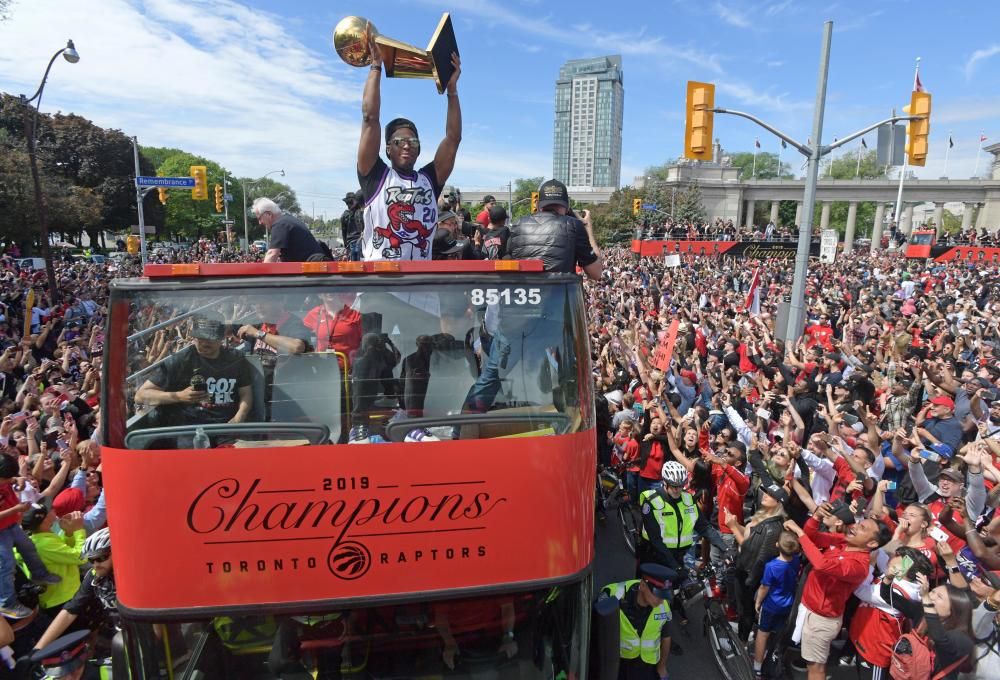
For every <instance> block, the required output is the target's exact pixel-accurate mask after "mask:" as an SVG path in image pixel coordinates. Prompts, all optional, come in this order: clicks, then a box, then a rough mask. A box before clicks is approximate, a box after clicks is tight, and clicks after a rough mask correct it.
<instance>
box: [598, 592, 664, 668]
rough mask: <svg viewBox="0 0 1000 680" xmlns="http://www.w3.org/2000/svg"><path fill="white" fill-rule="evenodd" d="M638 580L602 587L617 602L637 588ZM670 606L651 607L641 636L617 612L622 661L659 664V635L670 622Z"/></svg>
mask: <svg viewBox="0 0 1000 680" xmlns="http://www.w3.org/2000/svg"><path fill="white" fill-rule="evenodd" d="M638 585H639V580H638V579H636V580H633V581H622V582H621V583H612V584H610V585H606V586H604V588H603V589H602V590H603V591H604V592H605V593H607V594H608V595H610V596H611V597H613V598H615V599H616V600H618V601H619V602H621V601H622V599H623V598H624V597H625V593H627V592H628V591H629V590H630V589H631V588H632V587H638ZM670 616H671V614H670V605H668V604H667V603H666V601H665V600H664V601H663V602H661V603H660V605H659V606H657V607H653V611H651V612H650V613H649V618H648V619H646V625H644V626H643V627H642V634H640V633H639V631H637V630H636V629H635V626H633V625H632V622H631V621H629V620H628V617H627V616H625V613H624V612H623V611H621V610H620V609H619V611H618V655H619V656H620V657H621V658H623V659H638V658H641V659H642V662H643V663H647V664H649V665H650V666H653V665H656V664H658V663H659V662H660V633H661V631H662V630H663V627H664V626H665V625H667V622H668V621H669V620H670Z"/></svg>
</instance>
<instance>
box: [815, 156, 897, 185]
mask: <svg viewBox="0 0 1000 680" xmlns="http://www.w3.org/2000/svg"><path fill="white" fill-rule="evenodd" d="M860 168H861V171H860V174H858V152H857V150H854V151H847V152H845V153H844V154H842V155H840V156H838V157H837V158H834V159H832V160H831V161H830V162H829V164H827V165H824V166H823V168H822V170H823V172H822V173H821V175H820V177H821V178H827V177H832V178H833V179H855V178H861V179H877V178H879V177H885V166H880V165H878V163H877V162H876V153H875V151H867V152H864V153H862V154H861V166H860Z"/></svg>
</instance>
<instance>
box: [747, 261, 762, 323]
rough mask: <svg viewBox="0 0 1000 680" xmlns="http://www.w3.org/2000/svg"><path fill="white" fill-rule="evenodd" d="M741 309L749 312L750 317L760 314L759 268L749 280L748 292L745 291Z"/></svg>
mask: <svg viewBox="0 0 1000 680" xmlns="http://www.w3.org/2000/svg"><path fill="white" fill-rule="evenodd" d="M743 309H744V311H746V310H749V311H750V314H752V315H757V314H760V267H757V268H756V269H755V270H754V272H753V278H752V279H750V290H748V291H747V299H746V300H745V301H744V302H743Z"/></svg>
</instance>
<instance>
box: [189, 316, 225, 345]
mask: <svg viewBox="0 0 1000 680" xmlns="http://www.w3.org/2000/svg"><path fill="white" fill-rule="evenodd" d="M225 331H226V327H225V326H224V325H223V323H222V322H221V321H219V320H218V319H213V318H211V317H207V316H199V317H198V318H196V319H195V320H194V323H193V324H192V325H191V337H193V338H198V339H200V340H215V341H219V340H222V338H224V337H226V332H225Z"/></svg>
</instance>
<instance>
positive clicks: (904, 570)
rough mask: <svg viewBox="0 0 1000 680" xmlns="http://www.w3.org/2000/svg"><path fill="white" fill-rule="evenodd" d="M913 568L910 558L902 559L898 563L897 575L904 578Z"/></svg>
mask: <svg viewBox="0 0 1000 680" xmlns="http://www.w3.org/2000/svg"><path fill="white" fill-rule="evenodd" d="M912 566H913V558H912V557H903V558H902V560H901V561H900V563H899V575H900V576H906V574H908V573H909V571H910V568H911V567H912Z"/></svg>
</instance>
